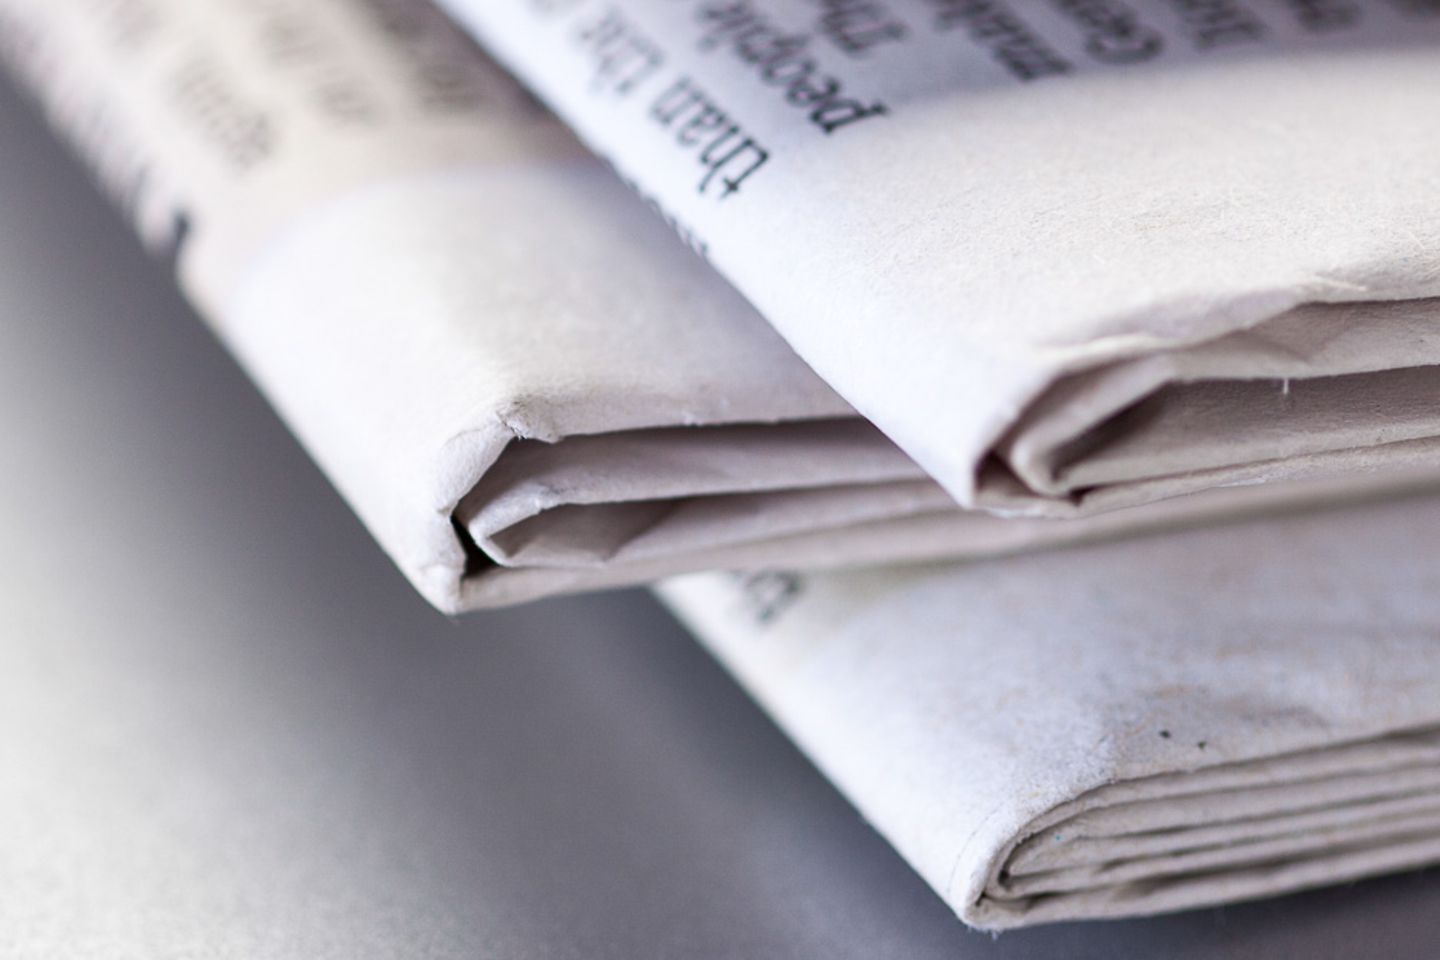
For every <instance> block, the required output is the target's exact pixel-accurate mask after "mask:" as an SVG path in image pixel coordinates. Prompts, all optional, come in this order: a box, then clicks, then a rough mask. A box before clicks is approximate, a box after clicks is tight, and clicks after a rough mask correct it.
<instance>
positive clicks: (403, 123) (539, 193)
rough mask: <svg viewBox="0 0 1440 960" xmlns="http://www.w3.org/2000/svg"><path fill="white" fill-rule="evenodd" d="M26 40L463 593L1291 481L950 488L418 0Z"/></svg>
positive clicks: (201, 290)
mask: <svg viewBox="0 0 1440 960" xmlns="http://www.w3.org/2000/svg"><path fill="white" fill-rule="evenodd" d="M0 48H3V54H4V59H5V60H6V61H7V62H8V63H9V64H10V65H11V66H12V67H13V68H14V69H15V71H16V73H17V74H18V75H19V76H21V77H22V78H23V79H24V80H26V81H27V82H28V84H29V86H30V87H31V88H32V89H33V90H35V91H36V93H37V95H38V96H39V97H40V99H41V100H42V102H43V103H44V104H45V106H46V108H47V111H48V113H49V115H50V117H51V119H52V120H53V122H54V124H55V125H56V126H57V127H58V128H59V129H61V130H63V131H64V132H65V133H66V134H67V135H68V136H69V138H70V140H71V141H72V142H73V143H74V144H75V145H76V146H77V147H78V148H79V150H80V151H81V152H82V153H83V154H84V155H85V156H86V157H87V158H88V160H89V161H90V163H91V165H92V167H93V168H94V169H95V170H96V171H97V172H98V174H99V176H100V178H101V179H102V181H103V182H104V183H105V184H106V185H107V186H108V187H109V188H110V190H111V192H112V194H113V195H114V196H115V197H117V198H118V199H119V200H120V202H121V203H122V205H123V206H124V208H125V210H126V211H127V212H128V213H129V214H130V215H131V217H132V218H133V220H134V222H135V223H136V225H137V228H138V230H139V232H140V234H141V236H142V237H143V238H144V239H145V241H146V243H147V244H148V245H149V246H150V248H151V249H153V250H155V251H156V252H157V254H159V255H161V256H164V257H167V258H169V259H171V260H173V261H174V263H175V268H176V270H177V272H178V276H179V279H180V282H181V283H182V285H183V286H184V288H185V289H186V291H187V292H188V294H189V295H190V297H191V298H192V299H193V300H194V301H195V303H196V304H197V305H198V306H199V307H200V308H201V310H202V312H203V313H204V314H205V315H206V317H207V318H208V319H209V320H210V321H211V322H212V324H213V325H214V327H215V328H216V329H217V331H218V332H219V333H220V335H221V336H222V338H223V339H224V340H225V341H226V343H227V344H228V345H229V346H230V347H231V348H232V349H233V350H234V352H235V353H236V354H237V355H238V356H239V358H240V359H241V360H242V362H243V363H244V364H245V365H246V367H247V368H248V369H249V370H250V372H251V373H252V375H253V376H254V377H255V379H256V380H257V381H258V382H259V383H260V385H261V386H262V387H263V388H264V390H265V391H266V392H267V394H268V395H269V396H270V397H271V399H272V400H273V402H274V403H275V405H276V406H277V408H278V409H279V410H280V411H281V413H282V414H283V415H284V416H285V417H286V419H287V421H288V422H289V423H290V425H291V427H292V428H293V429H294V430H295V432H296V433H297V434H298V435H299V437H300V438H301V439H302V441H303V442H304V443H305V445H306V446H307V448H308V449H309V450H310V451H311V453H312V454H313V455H314V456H315V458H316V459H317V461H318V462H319V463H320V464H321V466H322V467H323V468H324V469H325V470H326V472H327V473H328V474H329V476H330V477H331V479H332V480H333V481H334V483H335V484H336V485H337V487H338V488H339V489H340V490H341V491H342V492H343V493H344V494H345V496H346V497H347V498H348V500H349V501H350V502H351V503H352V504H353V505H354V507H355V509H356V510H357V512H358V513H359V515H360V516H361V517H362V518H363V519H364V520H365V522H366V523H367V525H368V526H369V527H370V529H371V530H372V531H373V532H374V534H375V536H376V537H377V539H378V540H379V541H380V542H381V543H382V544H383V545H384V546H385V548H386V549H387V550H388V551H389V552H390V554H391V555H392V556H393V557H394V559H395V560H396V561H397V563H398V565H399V566H400V567H401V569H402V570H403V571H404V572H405V573H406V574H407V575H408V576H409V577H410V579H411V580H412V581H413V582H414V583H415V584H416V586H417V587H418V588H419V589H420V590H421V592H422V593H424V595H425V596H426V597H428V598H429V599H430V600H431V601H432V602H433V603H435V604H436V605H437V606H439V607H440V608H442V609H444V610H447V611H455V610H460V609H464V608H469V607H475V606H482V605H489V604H498V603H506V602H515V601H520V600H525V599H529V598H532V597H535V596H539V595H542V594H545V593H549V592H553V591H559V590H571V589H582V588H589V587H602V586H608V585H613V584H624V583H633V582H637V581H641V580H647V579H653V578H655V577H658V576H661V575H665V574H672V573H676V572H682V571H685V570H695V569H701V568H706V567H734V568H749V567H755V566H757V565H765V564H773V563H777V562H780V563H790V564H806V565H812V566H826V565H835V564H837V563H853V562H859V561H864V560H868V561H874V562H881V561H886V560H893V559H899V558H915V557H936V556H951V555H959V556H983V555H990V554H994V553H1004V552H1012V551H1016V550H1021V549H1027V548H1030V547H1035V546H1042V545H1049V544H1055V543H1064V542H1072V541H1075V540H1077V539H1085V538H1090V537H1096V536H1110V535H1114V534H1116V533H1120V532H1125V531H1126V530H1130V529H1134V528H1137V527H1139V528H1143V527H1146V526H1159V525H1172V524H1175V523H1184V522H1193V521H1196V520H1200V519H1204V518H1205V517H1207V516H1210V515H1213V514H1215V513H1221V512H1230V511H1233V510H1236V509H1244V508H1256V509H1258V508H1263V507H1264V506H1265V505H1266V503H1267V502H1268V500H1269V499H1272V498H1267V497H1265V496H1258V497H1257V496H1253V495H1249V494H1244V493H1243V492H1242V494H1241V495H1240V496H1235V497H1229V498H1226V497H1220V498H1215V499H1212V500H1210V501H1203V500H1202V501H1197V502H1195V503H1187V504H1186V505H1185V506H1184V507H1183V508H1181V509H1176V510H1169V509H1167V510H1164V511H1155V512H1152V513H1150V514H1148V515H1146V514H1136V515H1133V516H1126V517H1124V518H1122V519H1119V520H1116V519H1114V518H1098V519H1097V520H1096V522H1094V523H1090V524H1077V525H1074V526H1068V527H1067V526H1062V525H1055V524H1050V523H1021V524H1015V525H1006V524H1004V523H1000V522H998V521H996V520H995V519H993V518H991V517H988V516H983V515H979V514H976V513H973V512H972V513H967V512H965V511H962V510H959V509H957V507H956V506H955V503H954V501H953V499H952V498H951V497H950V496H949V495H948V494H946V493H945V492H944V491H943V490H942V489H941V488H940V487H939V486H938V485H936V484H935V483H934V481H932V480H931V479H929V478H928V477H927V476H926V475H925V473H924V472H923V471H922V470H921V469H920V468H919V467H918V466H917V465H916V464H915V463H914V462H913V461H912V460H911V459H910V458H909V457H907V456H905V455H903V454H902V453H900V452H899V451H898V449H897V448H896V447H895V446H894V445H893V444H892V443H891V442H890V441H889V440H888V439H886V438H885V437H884V436H883V435H882V434H880V433H879V432H878V431H876V430H875V429H874V428H873V427H871V426H870V425H869V424H868V423H866V422H865V421H863V420H862V419H860V418H859V417H858V416H856V415H855V413H854V412H853V410H852V409H851V408H850V407H849V406H848V405H847V404H846V403H845V402H844V401H842V400H841V399H840V398H839V397H837V396H836V395H835V393H834V392H833V391H832V390H831V389H830V388H829V387H828V386H827V385H826V384H825V383H823V382H822V381H821V380H820V379H819V378H817V377H816V376H815V375H814V374H813V373H812V372H811V371H810V370H809V369H808V368H807V367H806V366H805V365H804V364H803V363H802V362H801V361H800V360H799V359H797V358H796V356H795V355H794V354H793V352H792V351H791V350H790V349H789V348H788V347H787V346H786V345H785V344H784V343H783V342H782V341H781V340H780V339H779V338H778V337H777V336H776V335H775V333H774V332H773V331H772V330H771V329H770V328H769V326H768V325H767V324H765V323H764V322H763V321H762V320H761V319H760V318H759V317H758V316H757V315H756V314H755V313H754V312H753V310H752V309H751V308H750V307H749V306H748V305H746V304H745V303H744V301H743V300H741V298H740V297H739V296H738V295H737V294H736V293H734V292H733V291H732V290H730V289H729V288H728V287H727V286H726V285H725V284H724V283H723V282H722V281H720V280H719V279H718V278H717V277H715V276H714V275H713V272H712V271H711V270H710V269H709V268H708V267H706V266H705V264H704V263H703V262H702V261H701V260H700V259H699V258H697V257H695V256H694V255H693V253H692V252H691V251H689V250H687V249H685V247H684V245H683V244H677V243H676V242H675V241H674V238H673V236H672V235H671V233H670V231H669V230H667V229H666V228H665V226H664V225H663V224H661V223H660V222H659V221H658V220H657V219H656V218H655V217H653V216H652V215H651V213H650V212H649V211H648V210H647V209H646V208H645V205H644V204H643V203H641V202H639V201H636V200H635V199H634V198H633V196H632V195H631V193H630V191H629V190H627V189H626V188H625V187H624V186H623V184H622V183H621V182H620V181H619V180H618V179H617V178H615V177H614V176H613V175H612V173H611V172H610V171H608V170H606V169H605V168H604V167H603V165H602V164H600V163H598V162H596V161H594V160H593V159H591V158H589V157H588V155H586V154H585V153H584V151H583V150H581V149H580V147H579V146H578V144H576V143H575V142H574V140H573V138H571V136H570V135H569V134H568V133H566V132H565V131H564V130H563V129H562V128H561V127H560V126H559V124H557V123H556V122H555V121H554V120H553V119H552V118H550V117H549V116H548V115H546V114H545V113H544V112H543V111H542V110H541V109H540V108H539V107H538V105H536V104H535V103H534V102H533V101H531V100H530V99H529V98H528V96H527V95H525V94H523V93H522V92H521V91H520V90H519V88H518V87H517V86H515V85H514V84H513V83H512V82H511V81H509V80H508V79H506V78H505V77H504V76H503V75H502V74H500V72H499V71H498V70H497V69H496V68H495V67H494V66H493V65H491V64H490V63H489V62H488V61H486V60H485V59H484V58H483V56H482V55H481V54H480V53H479V52H478V51H477V50H476V49H475V48H474V46H473V44H472V43H471V42H470V41H469V40H467V39H466V38H464V37H463V36H462V35H461V34H460V33H459V32H458V31H457V30H456V29H455V28H454V27H453V26H452V25H450V23H449V22H448V21H447V20H446V19H445V18H444V17H443V16H442V15H441V14H440V13H439V12H438V11H437V10H435V9H434V8H433V7H431V6H429V5H427V4H424V3H421V2H417V0H314V2H310V0H306V2H302V0H264V2H241V0H45V2H40V0H0ZM1314 495H1315V496H1325V495H1329V492H1327V491H1325V490H1321V489H1317V490H1315V491H1314Z"/></svg>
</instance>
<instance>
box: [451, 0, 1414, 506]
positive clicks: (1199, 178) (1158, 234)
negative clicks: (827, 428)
mask: <svg viewBox="0 0 1440 960" xmlns="http://www.w3.org/2000/svg"><path fill="white" fill-rule="evenodd" d="M443 3H444V5H445V6H447V7H448V8H450V9H451V10H452V11H453V12H454V13H455V14H456V15H457V17H458V18H459V19H461V20H462V21H463V22H464V23H466V24H467V25H468V26H470V27H471V28H473V29H474V30H475V31H476V33H477V34H478V35H479V36H480V37H481V38H482V39H483V40H484V41H485V42H486V43H487V44H488V45H489V46H490V48H491V49H492V51H493V52H495V53H496V54H497V55H498V56H499V58H500V59H501V60H502V61H503V62H505V63H506V64H507V65H508V66H510V67H511V68H512V69H513V70H515V71H516V72H517V73H518V74H520V75H521V76H522V78H524V79H525V80H527V81H528V82H529V84H530V85H531V86H532V87H533V88H534V89H535V90H536V91H537V92H538V93H539V94H540V96H541V97H542V98H543V99H544V100H545V101H546V102H548V103H549V104H550V105H551V106H553V107H554V108H555V109H556V110H557V112H559V113H560V114H561V116H562V117H563V118H564V119H566V120H567V121H568V122H569V123H570V124H571V125H572V126H573V127H574V128H575V129H576V130H577V131H578V132H579V133H580V134H581V136H582V138H583V139H584V140H586V141H587V142H588V143H589V144H590V145H591V146H592V147H593V148H595V149H596V150H597V151H599V152H601V153H603V154H605V155H606V156H608V157H609V158H611V159H612V161H613V162H614V163H615V164H616V165H617V167H618V168H619V169H620V170H622V171H623V172H624V173H625V175H626V176H627V177H629V178H630V179H632V180H633V181H635V182H636V183H637V184H638V185H639V186H640V188H641V189H642V190H644V191H645V192H646V193H647V194H648V195H649V196H651V197H653V198H654V199H655V201H656V202H658V203H659V204H660V205H661V206H662V207H663V208H664V210H665V212H666V214H667V216H668V217H669V218H670V219H671V220H672V221H673V222H675V223H677V224H679V225H681V226H680V228H681V230H682V232H683V234H684V235H685V236H686V237H687V238H689V239H690V242H691V243H692V244H693V245H695V246H696V248H697V249H698V250H700V251H702V252H703V253H704V255H705V256H706V257H707V258H708V259H709V260H710V261H711V262H712V263H713V264H714V265H715V266H716V267H717V268H719V270H720V272H721V273H723V274H724V275H725V276H727V277H728V278H729V279H730V280H731V281H733V282H734V283H735V285H736V286H737V287H738V288H739V289H740V290H741V291H742V292H743V293H744V294H745V295H746V296H747V297H748V298H749V299H750V300H751V302H752V303H754V304H755V305H756V306H757V307H758V308H759V309H760V311H761V312H762V313H763V314H764V315H765V316H766V318H767V319H769V320H770V321H771V322H772V323H773V324H774V326H775V327H776V328H777V329H778V330H779V331H780V332H781V333H782V334H783V335H784V337H785V338H786V339H787V340H788V341H789V342H790V343H791V345H793V346H794V347H795V348H796V349H797V351H798V352H799V353H800V355H801V356H803V357H804V358H805V359H806V360H807V361H809V363H810V364H811V365H812V366H813V367H814V369H815V370H816V371H818V372H819V374H820V375H821V376H822V377H824V378H825V379H826V381H828V382H829V383H830V384H832V385H833V386H834V387H835V388H836V389H837V390H838V391H839V392H840V393H841V394H842V395H843V396H844V397H845V398H846V399H847V400H849V401H850V402H851V403H852V404H853V405H854V406H855V408H856V409H858V410H859V411H860V412H861V413H863V414H864V415H865V416H867V417H868V418H870V419H871V420H872V421H873V422H875V423H876V424H877V425H878V426H879V427H880V428H881V429H883V430H884V432H885V433H886V434H887V435H889V436H890V437H892V438H893V439H895V440H896V441H897V442H898V443H899V445H900V446H901V447H902V448H904V449H905V450H906V451H907V452H908V453H910V454H911V455H912V456H913V457H914V458H915V459H916V460H917V461H918V462H919V463H920V464H921V465H923V466H924V467H925V468H926V470H927V471H929V472H930V473H931V474H932V475H933V476H935V477H936V478H937V479H938V480H939V481H940V482H941V483H942V484H943V485H944V486H945V488H946V489H947V490H949V491H950V492H951V493H952V494H954V495H955V496H956V498H957V499H958V500H959V501H960V502H961V503H963V504H965V505H967V506H974V507H985V508H988V509H991V510H995V511H997V512H1000V513H1005V514H1012V515H1013V514H1020V515H1056V516H1073V515H1076V514H1081V513H1088V512H1094V511H1098V510H1103V509H1109V508H1115V507H1122V506H1127V505H1133V504H1138V503H1144V502H1147V501H1151V500H1156V499H1160V498H1164V497H1169V496H1174V495H1177V494H1183V493H1187V492H1192V491H1195V490H1201V489H1206V488H1210V487H1215V486H1223V485H1229V484H1236V483H1256V482H1261V481H1269V480H1277V479H1284V478H1291V477H1309V476H1334V475H1341V474H1345V473H1349V472H1363V471H1368V470H1373V469H1381V468H1387V467H1390V466H1394V465H1400V464H1404V465H1410V464H1413V463H1416V462H1426V463H1433V462H1434V461H1435V460H1436V459H1437V456H1440V441H1437V436H1440V415H1437V413H1436V411H1435V409H1434V406H1433V404H1432V403H1430V397H1432V396H1433V395H1434V392H1435V390H1436V388H1437V386H1440V368H1437V367H1436V366H1435V364H1436V361H1437V359H1440V340H1437V338H1436V337H1435V335H1434V330H1433V322H1432V320H1433V317H1434V316H1435V314H1436V312H1437V309H1440V307H1437V304H1436V303H1434V302H1433V301H1428V300H1427V299H1426V298H1434V297H1436V295H1437V294H1440V216H1437V212H1440V179H1437V178H1436V177H1435V176H1434V172H1433V170H1434V163H1433V159H1434V157H1435V156H1436V154H1437V152H1440V6H1437V5H1436V4H1435V3H1434V2H1431V0H1204V2H1196V0H769V2H760V0H443Z"/></svg>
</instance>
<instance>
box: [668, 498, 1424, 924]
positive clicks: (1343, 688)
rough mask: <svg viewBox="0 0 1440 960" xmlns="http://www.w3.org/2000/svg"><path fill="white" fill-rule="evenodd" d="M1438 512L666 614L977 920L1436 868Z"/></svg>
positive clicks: (790, 577)
mask: <svg viewBox="0 0 1440 960" xmlns="http://www.w3.org/2000/svg"><path fill="white" fill-rule="evenodd" d="M1437 536H1440V499H1436V498H1435V497H1434V496H1433V495H1432V496H1429V497H1415V498H1410V499H1404V500H1397V501H1394V502H1389V503H1384V504H1376V505H1371V506H1367V507H1363V508H1352V509H1349V510H1346V511H1343V512H1342V511H1335V512H1317V513H1312V514H1297V515H1292V516H1289V517H1284V518H1281V517H1276V518H1271V519H1267V520H1263V521H1256V522H1253V523H1247V524H1236V525H1229V526H1221V527H1217V528H1214V529H1208V530H1198V531H1190V532H1187V533H1183V534H1177V535H1174V536H1170V537H1157V538H1151V539H1145V540H1136V541H1131V542H1125V543H1114V544H1107V545H1103V546H1091V547H1086V548H1083V549H1079V550H1072V551H1065V552H1059V553H1052V554H1043V555H1037V556H1031V557H1024V558H1016V559H1010V560H1003V561H993V562H988V563H978V564H972V565H969V566H934V567H919V568H911V569H909V570H904V569H898V570H897V569H892V570H874V571H869V572H864V571H858V572H852V573H846V574H833V573H832V574H803V575H802V574H790V573H771V574H765V575H748V576H740V575H724V574H706V575H697V576H692V577H688V578H681V579H678V580H675V581H672V582H670V583H668V584H666V585H664V586H663V587H662V589H661V594H662V596H663V597H664V598H665V599H666V600H667V601H668V602H669V603H670V604H671V605H672V607H673V608H674V609H675V610H676V611H677V612H678V613H679V614H680V616H681V617H682V618H683V619H685V620H686V621H687V622H688V623H689V624H690V625H691V626H692V627H693V628H694V630H695V632H696V634H697V635H698V636H699V637H700V639H701V640H702V641H703V642H705V643H706V644H707V645H708V646H709V647H710V649H711V650H712V651H713V652H714V653H715V654H716V656H717V657H718V658H719V659H720V660H721V661H722V662H724V663H725V664H726V665H727V666H728V667H729V668H730V669H731V670H732V671H733V672H734V674H735V675H736V676H737V677H738V678H739V680H740V681H741V682H742V683H743V684H744V685H745V686H746V687H747V688H748V689H749V690H750V691H751V692H752V693H753V694H754V696H755V697H756V698H757V699H758V700H759V701H760V702H761V704H763V705H764V706H765V707H766V708H767V709H768V710H769V711H770V713H771V714H772V715H773V716H774V717H775V719H776V720H777V721H778V722H779V723H780V725H781V726H782V727H783V728H784V729H785V730H786V731H787V732H788V733H789V735H790V736H791V737H792V738H793V739H794V740H795V741H796V742H797V743H798V744H799V745H800V746H801V748H802V749H804V750H805V751H806V752H807V753H808V754H809V755H810V757H811V758H812V759H813V760H814V761H815V762H816V764H817V765H818V766H819V767H820V768H821V769H822V770H823V771H824V772H825V773H826V774H827V775H829V777H830V778H831V779H832V780H834V782H835V783H836V785H837V786H838V787H839V788H840V790H841V791H842V792H844V793H845V794H846V795H847V796H848V797H849V798H850V800H851V801H852V802H853V803H854V804H855V806H856V807H858V808H859V810H860V811H861V813H863V814H864V815H865V816H866V817H867V818H868V819H869V820H870V821H871V823H873V824H874V826H875V827H876V829H878V830H879V831H880V832H881V833H882V834H884V835H885V836H886V837H887V838H888V839H889V840H890V842H891V843H893V844H894V845H895V847H896V849H897V850H898V851H899V852H900V853H901V855H903V856H904V857H905V858H906V859H907V860H908V861H909V862H910V863H911V864H912V865H913V866H914V867H915V869H916V870H917V871H918V872H919V873H920V874H921V875H922V876H923V877H924V878H925V879H926V881H927V882H928V883H929V884H930V885H931V886H932V887H934V889H935V890H936V892H937V893H938V894H939V895H940V896H941V897H943V898H944V899H945V901H946V903H948V904H949V905H950V906H951V907H952V908H953V909H954V910H955V912H956V913H957V914H958V915H959V916H960V917H961V918H962V919H963V920H965V921H966V922H967V923H970V924H973V925H976V926H980V927H986V928H991V929H1001V928H1007V927H1016V926H1024V925H1028V924H1034V923H1042V922H1049V921H1054V920H1062V919H1078V918H1096V917H1115V916H1122V915H1131V914H1148V913H1155V912H1162V911H1169V910H1176V909H1181V908H1187V907H1195V906H1200V905H1205V904H1214V903H1223V902H1227V901H1232V900H1240V899H1248V898H1253V897H1261V896H1269V895H1273V894H1279V893H1283V892H1286V891H1291V890H1296V889H1300V888H1304V887H1311V886H1317V885H1321V884H1330V883H1339V882H1343V881H1347V880H1353V879H1356V878H1358V877H1362V876H1367V875H1371V874H1376V873H1381V872H1386V871H1391V870H1399V869H1405V868H1409V867H1414V866H1418V865H1422V864H1430V863H1436V862H1440V561H1437V558H1436V557H1435V553H1434V550H1433V544H1434V542H1435V540H1436V538H1437Z"/></svg>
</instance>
